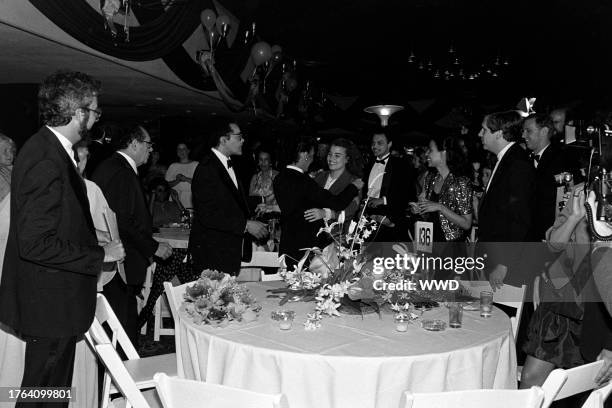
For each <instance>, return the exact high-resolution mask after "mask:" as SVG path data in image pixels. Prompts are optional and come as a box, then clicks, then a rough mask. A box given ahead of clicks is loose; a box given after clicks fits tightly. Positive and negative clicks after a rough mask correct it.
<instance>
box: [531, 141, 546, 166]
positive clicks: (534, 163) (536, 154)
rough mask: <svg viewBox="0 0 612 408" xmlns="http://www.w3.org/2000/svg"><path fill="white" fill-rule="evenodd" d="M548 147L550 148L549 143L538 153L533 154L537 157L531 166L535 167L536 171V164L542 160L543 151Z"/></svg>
mask: <svg viewBox="0 0 612 408" xmlns="http://www.w3.org/2000/svg"><path fill="white" fill-rule="evenodd" d="M548 146H550V143H549V144H547V145H546V146H544V148H543V149H542V150H540V151H539V152H537V153H534V156H536V157H537V159H536V158H534V159H533V165H534V166H535V168H536V169H537V168H538V163H539V161H540V159H541V158H542V155H543V154H544V150H546V149H548Z"/></svg>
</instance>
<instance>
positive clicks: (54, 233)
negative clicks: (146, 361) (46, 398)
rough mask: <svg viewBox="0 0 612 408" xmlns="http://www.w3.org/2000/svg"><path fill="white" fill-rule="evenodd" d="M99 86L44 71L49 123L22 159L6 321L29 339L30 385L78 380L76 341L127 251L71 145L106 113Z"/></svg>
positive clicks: (44, 110) (6, 269) (0, 292)
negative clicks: (95, 213)
mask: <svg viewBox="0 0 612 408" xmlns="http://www.w3.org/2000/svg"><path fill="white" fill-rule="evenodd" d="M99 91H100V83H99V82H98V81H96V80H94V79H93V78H91V77H90V76H88V75H86V74H83V73H80V72H58V73H56V74H54V75H51V76H50V77H48V78H47V79H45V81H44V82H43V84H42V85H41V87H40V90H39V92H38V101H39V110H40V114H41V118H42V120H43V122H44V123H45V126H43V127H42V128H41V129H40V130H39V131H38V133H36V134H35V135H34V136H32V137H31V138H30V139H29V140H28V141H27V142H26V143H25V145H24V146H23V148H22V149H21V152H20V153H19V155H18V156H17V160H16V161H15V164H14V167H13V174H12V185H11V225H10V230H9V238H8V243H7V248H6V254H5V257H4V266H3V273H2V283H1V284H0V322H2V323H4V324H6V325H7V326H9V327H11V328H12V329H13V330H14V331H15V332H16V333H17V334H18V335H19V336H20V337H21V338H22V339H23V340H24V341H25V342H26V351H25V369H24V373H23V380H22V382H21V387H69V386H70V385H71V384H72V372H73V368H74V355H75V346H76V342H77V341H78V340H79V339H80V338H82V336H83V334H84V333H85V332H86V331H87V329H89V326H90V325H91V322H92V321H93V318H94V314H95V309H96V288H97V278H98V274H99V273H100V271H101V269H102V262H103V261H104V262H115V261H119V260H121V259H123V256H124V251H123V247H122V245H121V243H120V242H119V241H113V242H111V243H109V244H106V245H105V246H104V247H100V246H99V245H98V240H97V238H96V233H95V230H94V225H93V221H92V219H91V215H90V213H89V204H88V201H87V193H86V189H85V184H84V183H83V179H81V176H80V175H79V173H78V171H77V168H76V162H75V160H74V156H73V151H72V145H73V144H74V143H76V142H78V141H79V140H81V138H82V136H83V134H84V133H85V132H86V131H87V130H88V129H91V127H92V126H93V124H94V123H95V122H96V120H97V119H98V117H99V115H100V109H99V107H98V94H99ZM3 368H6V367H3ZM21 405H22V404H21V403H18V404H17V406H21ZM24 405H25V406H29V405H28V404H24ZM58 405H60V406H66V407H67V406H68V403H67V402H66V403H63V404H58Z"/></svg>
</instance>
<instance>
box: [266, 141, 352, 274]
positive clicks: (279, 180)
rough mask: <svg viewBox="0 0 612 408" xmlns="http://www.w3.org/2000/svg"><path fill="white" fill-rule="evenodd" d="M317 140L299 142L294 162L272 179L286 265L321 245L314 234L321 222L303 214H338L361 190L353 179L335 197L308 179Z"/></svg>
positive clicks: (282, 252)
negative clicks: (321, 210)
mask: <svg viewBox="0 0 612 408" xmlns="http://www.w3.org/2000/svg"><path fill="white" fill-rule="evenodd" d="M316 145H317V144H316V141H315V140H314V139H312V138H302V139H300V140H299V141H298V142H297V144H296V146H295V147H294V149H293V162H292V164H290V165H288V166H287V167H286V168H285V169H284V170H282V171H281V172H280V173H279V174H278V176H276V178H275V179H274V196H275V197H276V201H277V202H278V206H279V207H280V210H281V220H280V223H281V241H280V248H279V253H280V254H285V255H287V265H292V264H294V263H296V262H297V261H299V260H300V259H301V258H302V256H303V255H304V253H303V252H304V251H302V249H303V248H312V247H314V246H318V245H321V244H319V243H318V239H317V233H318V231H319V229H320V228H321V227H323V221H322V220H318V221H315V222H309V221H308V220H307V219H306V216H307V214H306V212H307V211H308V210H310V209H311V208H330V209H332V210H335V211H340V210H343V209H344V208H346V206H347V205H348V204H349V203H350V202H351V201H352V200H353V198H354V197H355V196H356V195H357V194H358V193H359V190H360V189H361V188H362V187H363V181H361V180H359V179H356V180H354V181H353V182H352V183H351V184H349V185H348V186H347V187H346V188H345V189H344V190H343V191H342V192H340V193H339V194H338V195H333V194H332V193H331V192H329V191H328V190H325V189H324V188H323V187H320V186H319V185H318V184H317V182H316V181H314V179H312V178H311V177H310V176H308V168H309V167H310V165H311V164H312V162H313V161H314V156H315V147H316Z"/></svg>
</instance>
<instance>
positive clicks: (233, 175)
mask: <svg viewBox="0 0 612 408" xmlns="http://www.w3.org/2000/svg"><path fill="white" fill-rule="evenodd" d="M210 150H212V152H213V153H214V154H215V156H217V158H218V159H219V161H221V164H223V167H225V170H226V171H227V174H229V176H230V178H231V179H232V181H233V182H234V186H235V187H236V188H238V179H237V178H236V173H235V172H234V168H233V167H228V166H227V162H228V161H229V160H230V159H229V157H227V156H226V155H224V154H223V153H221V152H220V151H218V150H217V149H215V148H214V147H213V148H211V149H210Z"/></svg>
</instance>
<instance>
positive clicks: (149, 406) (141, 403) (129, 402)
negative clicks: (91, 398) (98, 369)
mask: <svg viewBox="0 0 612 408" xmlns="http://www.w3.org/2000/svg"><path fill="white" fill-rule="evenodd" d="M100 328H101V327H100ZM94 350H95V351H96V354H97V355H98V357H99V358H100V360H102V362H103V363H104V365H105V366H106V369H107V370H108V372H110V375H111V377H112V378H113V382H114V384H115V385H116V387H117V389H118V390H119V392H120V393H121V395H123V397H124V399H125V400H123V401H122V400H121V399H115V400H114V401H113V406H114V407H119V406H122V405H123V404H125V407H126V408H129V407H134V408H155V407H161V403H160V401H159V397H158V396H157V393H156V391H155V389H151V390H148V391H145V392H141V390H140V389H138V386H137V385H136V383H135V382H134V379H133V378H132V376H131V375H130V373H129V372H128V370H127V369H126V368H125V366H124V365H123V362H122V361H121V359H120V358H119V355H118V354H117V350H115V348H114V347H113V345H112V344H110V343H102V344H97V345H95V346H94Z"/></svg>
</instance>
